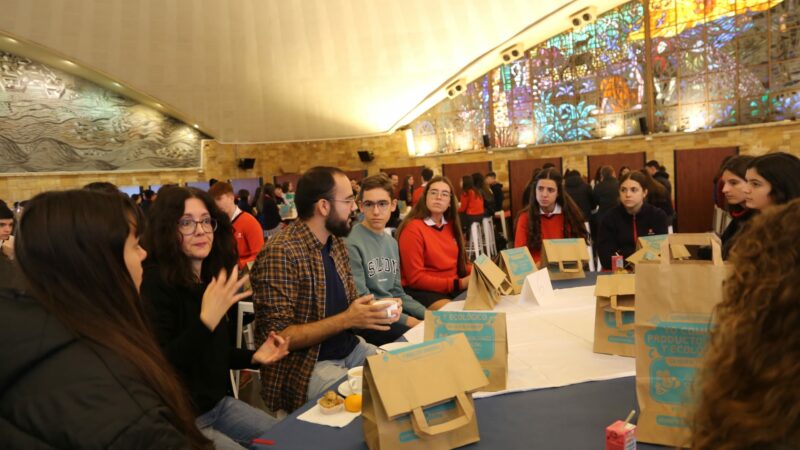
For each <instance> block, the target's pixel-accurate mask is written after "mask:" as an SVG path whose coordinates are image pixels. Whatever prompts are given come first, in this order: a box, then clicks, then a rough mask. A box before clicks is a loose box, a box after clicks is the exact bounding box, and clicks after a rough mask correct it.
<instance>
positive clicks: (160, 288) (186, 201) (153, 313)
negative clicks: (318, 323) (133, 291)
mask: <svg viewBox="0 0 800 450" xmlns="http://www.w3.org/2000/svg"><path fill="white" fill-rule="evenodd" d="M148 219H149V224H148V229H147V231H146V232H145V236H144V246H145V248H146V249H147V251H148V254H149V255H148V258H147V260H145V264H144V275H143V280H142V297H143V299H144V300H145V305H146V308H147V310H148V313H149V318H150V322H151V325H152V327H153V329H154V331H155V333H156V337H157V339H158V341H159V343H160V345H161V347H162V349H163V350H164V353H165V354H166V356H167V359H168V360H169V361H170V362H171V363H172V365H173V366H174V368H175V370H176V371H177V372H178V376H179V377H180V378H181V379H182V380H183V382H184V384H185V385H186V387H187V389H188V391H189V395H190V396H191V399H192V402H193V403H194V407H195V408H196V410H197V412H198V413H199V417H197V420H196V424H197V427H198V428H199V429H200V431H201V432H203V434H205V435H206V436H207V437H208V438H210V439H211V440H212V441H213V442H214V445H215V446H216V447H217V448H225V449H227V448H232V449H238V448H241V447H242V446H244V447H248V446H249V444H250V442H251V440H252V439H253V438H256V437H258V436H260V435H262V434H263V433H264V432H265V431H267V430H268V429H269V428H270V427H272V425H274V424H275V423H276V422H277V420H276V419H274V418H273V417H271V416H269V415H268V414H266V413H265V412H263V411H261V410H259V409H256V408H253V407H251V406H249V405H247V404H246V403H244V402H241V401H239V400H236V399H234V398H233V397H232V396H231V394H232V392H231V383H230V375H229V370H231V369H234V370H235V369H245V368H257V367H258V366H259V365H261V364H271V363H274V362H275V361H278V360H279V359H281V358H282V357H283V356H285V355H286V353H287V351H288V344H289V342H288V339H287V340H284V339H282V338H281V337H280V336H278V335H277V334H275V333H270V334H269V338H268V339H267V341H266V342H264V344H263V345H261V347H259V348H258V350H256V351H251V350H247V349H237V348H234V339H235V335H234V334H235V328H236V327H235V322H234V320H233V316H234V314H235V312H236V308H235V307H233V306H234V305H235V304H236V303H237V302H238V301H239V300H242V299H244V298H247V297H249V296H250V295H251V294H252V292H251V291H249V290H248V291H244V292H242V289H241V288H242V286H244V285H245V283H246V282H247V281H248V277H247V276H245V277H243V278H241V279H239V277H238V271H237V264H236V263H237V259H238V256H237V253H236V243H235V241H234V237H233V226H232V225H231V223H230V220H229V219H228V217H227V215H226V214H225V213H223V212H222V211H221V210H220V209H219V208H217V206H216V205H215V203H214V201H213V200H212V199H211V197H210V196H209V195H208V194H207V193H205V192H203V191H201V190H199V189H194V188H182V187H173V188H168V189H164V190H162V191H161V192H160V193H159V196H158V202H156V203H154V204H153V207H152V208H151V209H150V215H149V217H148Z"/></svg>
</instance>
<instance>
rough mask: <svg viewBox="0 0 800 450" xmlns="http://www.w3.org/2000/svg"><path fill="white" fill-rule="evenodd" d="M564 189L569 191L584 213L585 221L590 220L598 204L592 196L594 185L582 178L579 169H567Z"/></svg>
mask: <svg viewBox="0 0 800 450" xmlns="http://www.w3.org/2000/svg"><path fill="white" fill-rule="evenodd" d="M564 190H566V191H567V194H569V196H570V197H572V200H574V201H575V204H576V205H578V208H579V209H580V210H581V214H583V221H584V222H588V221H589V218H590V217H591V215H592V211H593V210H594V207H595V206H597V204H596V203H595V201H594V197H592V187H591V186H589V184H588V183H587V182H585V181H583V178H581V173H580V172H578V171H577V170H567V172H566V173H565V174H564Z"/></svg>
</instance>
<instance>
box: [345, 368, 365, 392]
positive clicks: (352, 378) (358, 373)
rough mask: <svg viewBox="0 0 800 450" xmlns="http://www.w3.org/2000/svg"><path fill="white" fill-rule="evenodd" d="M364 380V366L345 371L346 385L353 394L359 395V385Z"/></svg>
mask: <svg viewBox="0 0 800 450" xmlns="http://www.w3.org/2000/svg"><path fill="white" fill-rule="evenodd" d="M363 379H364V366H358V367H353V368H352V369H350V370H348V371H347V384H349V385H350V390H351V391H353V393H355V394H360V393H361V383H362V380H363Z"/></svg>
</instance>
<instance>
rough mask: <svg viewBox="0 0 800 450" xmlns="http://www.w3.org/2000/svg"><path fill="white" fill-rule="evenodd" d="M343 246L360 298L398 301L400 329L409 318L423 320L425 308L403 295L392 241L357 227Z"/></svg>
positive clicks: (396, 248)
mask: <svg viewBox="0 0 800 450" xmlns="http://www.w3.org/2000/svg"><path fill="white" fill-rule="evenodd" d="M345 243H346V244H347V252H348V254H349V255H350V267H351V269H352V271H353V281H355V282H356V289H357V290H358V295H359V296H361V295H367V294H372V295H374V296H375V298H376V299H380V298H399V299H401V300H402V301H403V314H402V315H401V316H400V322H401V323H402V324H403V325H405V323H406V321H407V320H408V316H412V317H416V318H417V319H420V320H421V319H424V318H425V306H423V305H422V304H421V303H420V302H418V301H416V300H414V299H413V298H412V297H411V296H410V295H408V294H406V293H405V292H404V291H403V286H402V283H401V281H400V278H401V277H400V252H399V250H398V247H397V241H396V240H394V238H392V237H391V236H389V235H387V234H385V233H380V234H378V233H375V232H373V231H370V230H369V229H368V228H367V227H365V226H364V225H362V224H360V223H357V224H355V225H354V226H353V229H352V230H351V231H350V235H349V236H348V237H347V239H346V240H345Z"/></svg>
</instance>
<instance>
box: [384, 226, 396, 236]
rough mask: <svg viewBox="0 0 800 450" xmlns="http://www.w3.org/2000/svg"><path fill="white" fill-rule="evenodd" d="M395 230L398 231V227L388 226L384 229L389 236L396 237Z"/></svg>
mask: <svg viewBox="0 0 800 450" xmlns="http://www.w3.org/2000/svg"><path fill="white" fill-rule="evenodd" d="M395 231H397V228H392V227H386V228H384V229H383V232H384V234H386V235H387V236H389V237H394V233H395Z"/></svg>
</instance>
